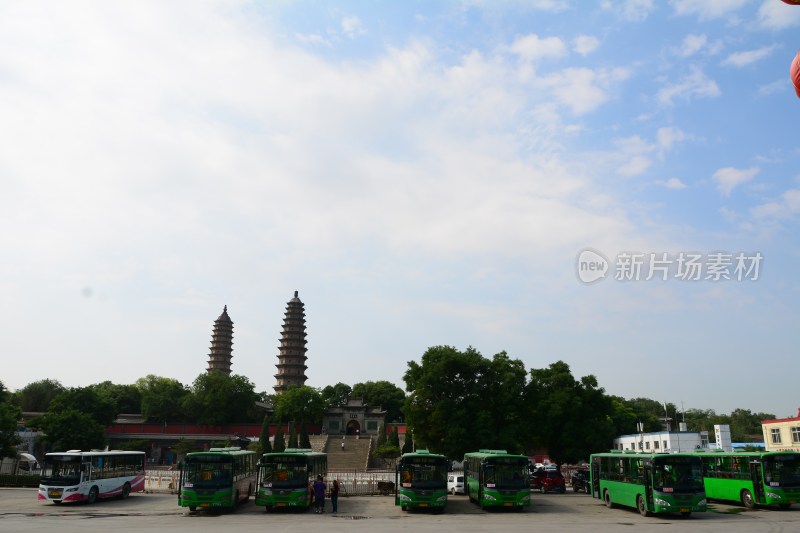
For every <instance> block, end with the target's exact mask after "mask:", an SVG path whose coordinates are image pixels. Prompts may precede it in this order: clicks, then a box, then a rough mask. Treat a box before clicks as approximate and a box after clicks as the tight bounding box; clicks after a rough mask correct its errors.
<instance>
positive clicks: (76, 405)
mask: <svg viewBox="0 0 800 533" xmlns="http://www.w3.org/2000/svg"><path fill="white" fill-rule="evenodd" d="M72 410H75V411H79V412H81V413H83V414H86V415H88V416H90V417H91V418H92V419H93V420H94V421H95V422H97V423H98V424H100V425H101V426H103V427H108V426H109V425H111V423H112V422H113V421H114V419H115V418H116V417H117V406H116V404H115V403H114V401H113V400H112V399H111V398H108V397H106V396H102V395H101V394H100V393H98V391H97V390H96V389H94V388H93V387H74V388H69V389H67V390H65V391H64V392H62V393H61V394H59V395H58V396H56V397H55V398H53V401H51V402H50V407H49V409H48V411H49V412H50V413H62V412H65V411H72Z"/></svg>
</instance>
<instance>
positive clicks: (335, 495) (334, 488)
mask: <svg viewBox="0 0 800 533" xmlns="http://www.w3.org/2000/svg"><path fill="white" fill-rule="evenodd" d="M331 506H332V507H333V511H332V512H334V513H336V512H338V511H339V480H338V479H336V478H334V480H333V484H332V485H331Z"/></svg>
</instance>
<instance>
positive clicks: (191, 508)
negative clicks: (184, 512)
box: [189, 505, 197, 513]
mask: <svg viewBox="0 0 800 533" xmlns="http://www.w3.org/2000/svg"><path fill="white" fill-rule="evenodd" d="M196 510H197V507H195V506H194V505H190V506H189V512H191V513H193V512H195V511H196Z"/></svg>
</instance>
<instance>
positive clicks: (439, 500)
mask: <svg viewBox="0 0 800 533" xmlns="http://www.w3.org/2000/svg"><path fill="white" fill-rule="evenodd" d="M446 501H447V494H445V495H444V496H439V497H438V498H436V502H437V503H445V502H446Z"/></svg>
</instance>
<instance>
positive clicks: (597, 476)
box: [590, 450, 706, 517]
mask: <svg viewBox="0 0 800 533" xmlns="http://www.w3.org/2000/svg"><path fill="white" fill-rule="evenodd" d="M590 462H591V468H590V472H591V473H590V479H591V488H592V495H593V496H594V497H595V498H600V499H601V500H603V502H605V504H606V507H608V508H611V507H614V505H624V506H626V507H634V508H636V509H638V510H639V513H641V514H642V516H650V515H651V514H662V513H680V514H681V516H684V517H688V516H689V515H691V514H692V513H693V512H703V511H705V510H706V493H705V490H704V489H703V472H702V463H701V462H700V458H699V457H697V456H696V455H694V454H691V453H639V452H636V451H633V450H630V451H629V450H625V451H622V450H614V451H611V452H610V453H596V454H593V455H592V456H591V458H590Z"/></svg>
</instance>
